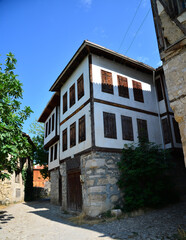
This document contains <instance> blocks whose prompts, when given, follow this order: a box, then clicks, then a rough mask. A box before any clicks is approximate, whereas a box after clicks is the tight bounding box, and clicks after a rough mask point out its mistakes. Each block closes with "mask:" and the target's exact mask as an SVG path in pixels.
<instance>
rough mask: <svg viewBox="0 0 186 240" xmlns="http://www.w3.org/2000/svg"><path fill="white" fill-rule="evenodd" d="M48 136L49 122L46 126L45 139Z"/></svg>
mask: <svg viewBox="0 0 186 240" xmlns="http://www.w3.org/2000/svg"><path fill="white" fill-rule="evenodd" d="M47 135H48V122H47V123H46V125H45V138H46V137H47Z"/></svg>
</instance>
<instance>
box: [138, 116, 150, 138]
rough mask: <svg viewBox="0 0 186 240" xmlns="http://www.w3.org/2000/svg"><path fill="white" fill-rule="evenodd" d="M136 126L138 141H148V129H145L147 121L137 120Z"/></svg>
mask: <svg viewBox="0 0 186 240" xmlns="http://www.w3.org/2000/svg"><path fill="white" fill-rule="evenodd" d="M137 126H138V137H139V140H145V139H146V140H147V141H148V140H149V137H148V129H147V121H146V120H143V119H137Z"/></svg>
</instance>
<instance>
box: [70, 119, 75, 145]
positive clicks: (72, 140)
mask: <svg viewBox="0 0 186 240" xmlns="http://www.w3.org/2000/svg"><path fill="white" fill-rule="evenodd" d="M75 145H76V122H74V123H73V124H71V125H70V147H73V146H75Z"/></svg>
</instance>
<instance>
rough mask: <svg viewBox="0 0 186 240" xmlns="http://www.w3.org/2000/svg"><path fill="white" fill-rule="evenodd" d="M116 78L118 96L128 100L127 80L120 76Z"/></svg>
mask: <svg viewBox="0 0 186 240" xmlns="http://www.w3.org/2000/svg"><path fill="white" fill-rule="evenodd" d="M117 78H118V92H119V96H121V97H125V98H129V89H128V81H127V78H125V77H122V76H119V75H118V76H117Z"/></svg>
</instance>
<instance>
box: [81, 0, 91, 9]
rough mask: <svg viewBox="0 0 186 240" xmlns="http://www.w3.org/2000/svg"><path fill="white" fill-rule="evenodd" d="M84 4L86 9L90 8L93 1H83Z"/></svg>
mask: <svg viewBox="0 0 186 240" xmlns="http://www.w3.org/2000/svg"><path fill="white" fill-rule="evenodd" d="M81 2H82V4H84V5H85V7H87V8H89V7H90V6H91V4H92V0H81Z"/></svg>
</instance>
